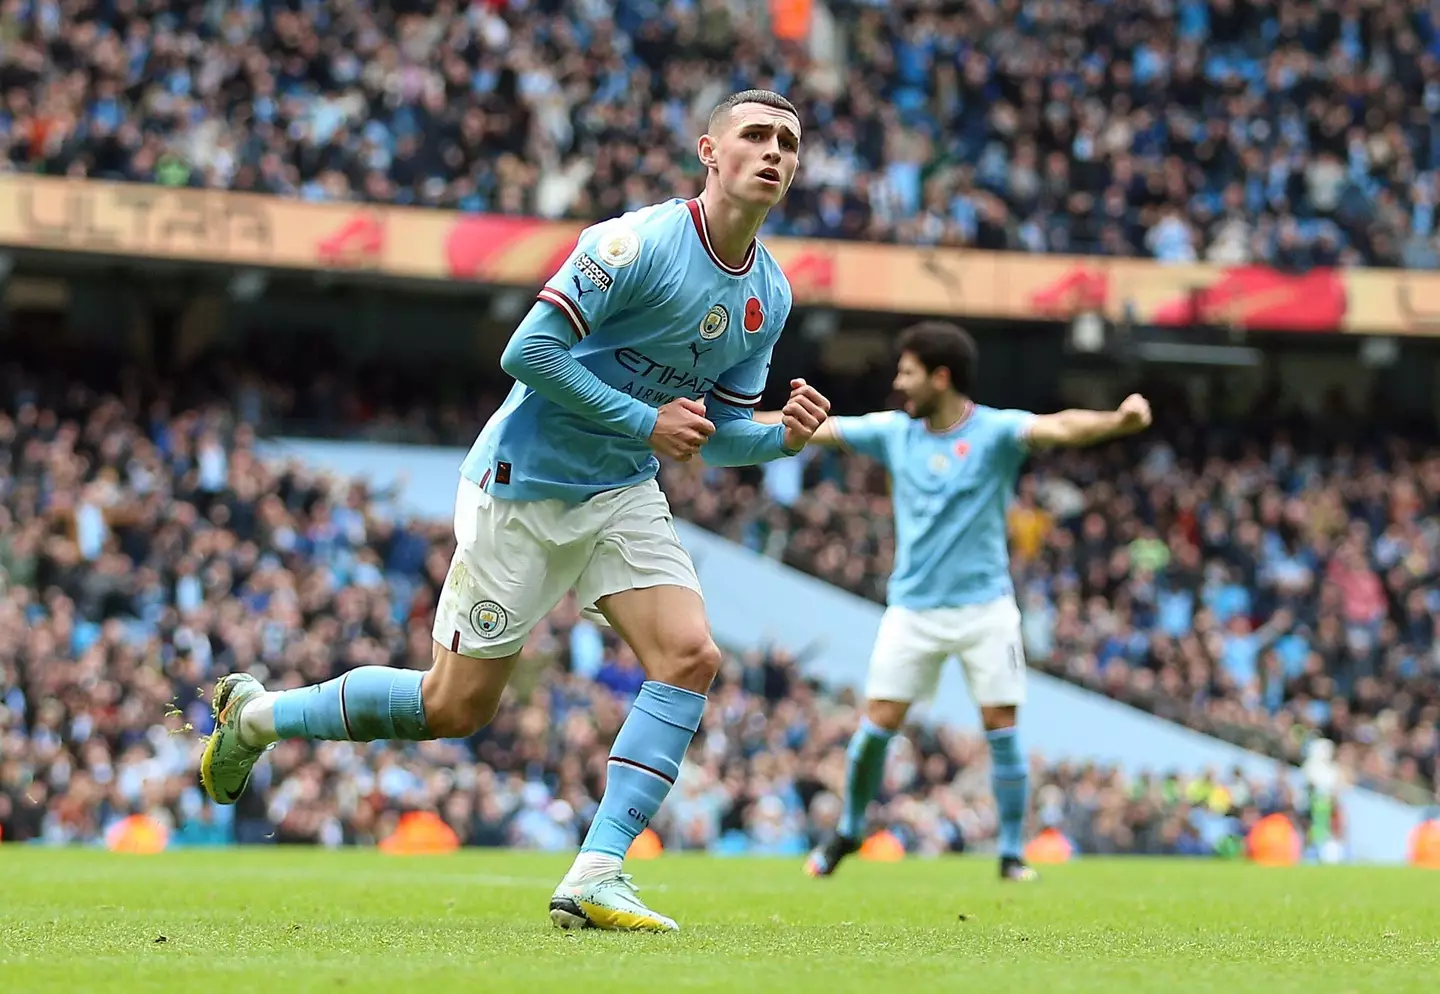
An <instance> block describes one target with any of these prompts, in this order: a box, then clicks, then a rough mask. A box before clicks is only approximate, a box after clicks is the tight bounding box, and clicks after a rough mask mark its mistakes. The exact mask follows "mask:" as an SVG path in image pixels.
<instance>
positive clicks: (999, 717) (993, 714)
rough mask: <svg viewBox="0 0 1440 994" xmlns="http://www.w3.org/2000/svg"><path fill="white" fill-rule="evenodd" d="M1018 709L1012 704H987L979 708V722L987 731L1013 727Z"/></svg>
mask: <svg viewBox="0 0 1440 994" xmlns="http://www.w3.org/2000/svg"><path fill="white" fill-rule="evenodd" d="M1018 711H1019V709H1018V708H1017V707H1016V706H1015V705H1014V704H987V705H984V706H982V707H981V708H980V722H981V724H983V725H984V726H985V731H987V732H998V731H999V730H1000V729H1002V728H1014V727H1015V722H1016V719H1017V718H1018V716H1019V715H1018Z"/></svg>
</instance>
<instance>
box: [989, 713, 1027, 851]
mask: <svg viewBox="0 0 1440 994" xmlns="http://www.w3.org/2000/svg"><path fill="white" fill-rule="evenodd" d="M985 738H986V739H988V740H989V741H990V786H991V788H992V789H993V790H994V791H995V807H996V810H997V811H998V812H999V815H1000V837H999V840H998V846H997V848H998V849H999V852H1000V855H1001V856H1002V857H1004V856H1010V857H1013V858H1015V859H1019V858H1020V856H1021V851H1022V848H1023V836H1024V831H1025V802H1026V799H1027V797H1028V795H1029V791H1030V772H1029V769H1028V768H1027V766H1026V763H1025V755H1024V753H1022V752H1021V751H1020V735H1019V732H1018V730H1017V729H1015V728H1013V727H1012V728H997V729H994V730H993V731H989V732H986V733H985Z"/></svg>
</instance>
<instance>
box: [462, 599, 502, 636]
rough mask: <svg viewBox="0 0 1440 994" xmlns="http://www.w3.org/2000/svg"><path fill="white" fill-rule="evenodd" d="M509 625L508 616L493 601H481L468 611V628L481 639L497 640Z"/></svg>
mask: <svg viewBox="0 0 1440 994" xmlns="http://www.w3.org/2000/svg"><path fill="white" fill-rule="evenodd" d="M509 623H510V616H509V615H508V614H506V612H505V609H504V608H503V607H501V606H500V605H499V604H497V603H496V602H495V601H481V602H480V603H478V604H476V605H475V606H474V607H472V608H471V609H470V626H471V627H472V628H474V629H475V634H477V635H479V636H480V637H481V638H482V639H494V638H499V637H500V636H501V635H503V634H505V626H506V625H508V624H509Z"/></svg>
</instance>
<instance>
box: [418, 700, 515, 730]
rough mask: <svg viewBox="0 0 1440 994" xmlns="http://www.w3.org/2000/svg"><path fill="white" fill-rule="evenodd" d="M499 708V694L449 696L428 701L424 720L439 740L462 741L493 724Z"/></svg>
mask: <svg viewBox="0 0 1440 994" xmlns="http://www.w3.org/2000/svg"><path fill="white" fill-rule="evenodd" d="M499 709H500V695H499V694H490V693H483V694H470V695H466V694H449V695H444V696H438V697H436V698H435V699H434V700H431V699H428V698H427V699H426V701H425V721H426V723H427V724H428V725H429V727H430V734H431V735H433V736H434V737H435V738H437V739H463V738H466V737H468V736H471V735H474V734H475V733H476V732H478V731H480V729H482V728H484V727H485V726H486V725H488V724H490V722H491V721H492V720H494V718H495V712H496V711H498V710H499Z"/></svg>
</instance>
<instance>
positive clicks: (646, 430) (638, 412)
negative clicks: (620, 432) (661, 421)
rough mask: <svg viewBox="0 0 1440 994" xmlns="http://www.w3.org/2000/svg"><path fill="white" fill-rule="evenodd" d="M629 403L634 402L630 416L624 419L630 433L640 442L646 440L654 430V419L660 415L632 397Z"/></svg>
mask: <svg viewBox="0 0 1440 994" xmlns="http://www.w3.org/2000/svg"><path fill="white" fill-rule="evenodd" d="M631 403H632V404H634V407H632V408H631V414H630V417H629V418H627V419H626V420H627V422H628V424H627V427H629V429H630V435H631V437H632V438H638V439H640V440H641V441H642V442H643V441H646V440H648V439H649V438H650V435H651V433H652V432H654V431H655V421H656V419H657V418H659V417H660V412H659V411H657V410H656V409H655V408H653V407H651V406H650V405H649V404H647V403H645V402H644V401H640V400H633V399H632V401H631Z"/></svg>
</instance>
